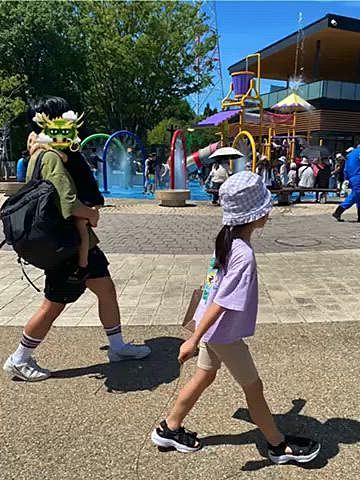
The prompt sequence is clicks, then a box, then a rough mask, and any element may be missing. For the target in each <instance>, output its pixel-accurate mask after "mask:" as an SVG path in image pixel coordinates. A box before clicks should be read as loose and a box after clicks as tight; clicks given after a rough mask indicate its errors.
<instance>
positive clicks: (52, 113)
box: [28, 96, 70, 133]
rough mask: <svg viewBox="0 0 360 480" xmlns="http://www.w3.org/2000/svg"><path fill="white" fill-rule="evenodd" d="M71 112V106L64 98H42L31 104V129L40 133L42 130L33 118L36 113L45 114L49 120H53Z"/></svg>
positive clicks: (29, 113) (29, 115)
mask: <svg viewBox="0 0 360 480" xmlns="http://www.w3.org/2000/svg"><path fill="white" fill-rule="evenodd" d="M69 110H70V105H69V104H68V102H67V101H66V100H65V98H62V97H50V96H47V97H42V98H39V99H37V100H34V101H32V102H31V103H30V106H29V110H28V117H29V123H30V125H31V129H32V130H33V131H34V132H36V133H40V132H41V128H40V127H39V126H38V125H37V124H36V123H35V122H33V120H32V119H33V117H34V116H35V114H36V113H45V114H46V115H47V116H48V117H49V118H51V119H53V118H56V117H61V115H62V114H63V113H65V112H68V111H69Z"/></svg>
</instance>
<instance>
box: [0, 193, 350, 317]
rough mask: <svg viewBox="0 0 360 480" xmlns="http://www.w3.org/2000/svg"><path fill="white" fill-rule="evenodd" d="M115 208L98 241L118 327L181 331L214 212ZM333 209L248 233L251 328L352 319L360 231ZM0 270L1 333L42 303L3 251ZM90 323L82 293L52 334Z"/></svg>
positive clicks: (201, 271) (119, 204)
mask: <svg viewBox="0 0 360 480" xmlns="http://www.w3.org/2000/svg"><path fill="white" fill-rule="evenodd" d="M110 202H112V200H111V199H110ZM114 202H115V205H114V206H112V207H111V206H110V207H108V208H106V209H104V211H103V214H102V220H101V223H100V226H99V228H98V234H99V236H100V238H101V240H102V243H101V245H102V248H103V249H104V250H105V251H106V252H107V253H108V255H109V259H110V261H111V272H112V275H113V278H114V281H115V283H116V286H117V291H118V294H119V301H120V305H121V313H122V318H123V322H124V324H129V325H156V324H160V325H165V324H167V325H176V324H179V323H181V322H182V319H183V316H184V313H185V311H186V308H187V305H188V303H189V299H190V298H191V294H192V291H193V289H194V288H197V287H198V286H199V285H201V284H202V283H203V281H204V275H205V273H206V271H207V265H208V262H209V258H210V255H211V253H212V251H213V248H214V236H215V235H216V232H217V231H218V230H219V228H220V224H221V211H220V209H219V208H216V207H212V206H209V205H207V204H203V203H200V204H198V205H197V206H195V207H189V208H183V209H181V208H177V209H167V208H161V207H158V206H157V205H155V204H154V203H135V202H123V201H114ZM332 209H333V206H332V205H297V206H295V207H289V208H276V209H274V211H273V218H272V222H271V223H270V224H269V225H268V226H267V227H266V228H265V230H264V232H263V236H262V237H261V238H257V236H256V234H255V236H254V245H255V250H256V251H257V252H259V253H258V254H257V260H258V265H259V280H260V312H259V322H260V323H294V322H307V323H311V322H319V321H323V322H329V321H332V320H337V321H347V320H349V321H352V320H358V319H359V315H358V311H360V299H359V293H360V284H359V274H358V264H359V260H360V250H359V249H358V247H359V244H360V242H359V239H360V238H359V226H358V224H357V223H353V222H351V220H352V215H353V212H351V211H350V212H349V213H347V216H346V217H345V218H346V219H347V220H349V221H347V222H345V223H342V224H340V223H337V222H335V221H333V219H332V218H331V216H330V214H331V211H332ZM112 252H115V253H112ZM0 262H1V271H0V325H1V324H2V325H23V324H24V323H25V322H26V321H27V319H28V318H29V316H30V315H31V314H32V313H33V312H34V310H35V308H36V307H37V306H38V305H39V304H40V302H41V299H42V295H41V294H38V293H36V292H35V290H33V289H32V287H30V286H29V285H28V283H27V282H26V281H25V280H22V279H21V270H20V268H19V267H18V266H17V264H16V261H15V256H14V254H13V253H12V252H10V251H2V252H0ZM28 272H29V274H30V276H31V278H32V279H35V283H36V284H37V285H38V286H39V287H40V288H41V287H42V284H43V278H42V272H40V271H39V270H36V269H34V268H31V267H28ZM349 282H351V285H352V286H351V288H349V287H348V286H347V285H348V284H349ZM98 322H99V321H98V315H97V306H96V301H95V297H94V296H93V295H92V294H91V292H86V293H85V295H83V297H82V298H81V299H80V300H79V301H78V302H76V303H75V304H73V305H70V306H68V307H67V309H66V310H65V312H64V313H63V314H62V316H61V317H60V318H59V319H58V320H57V325H69V326H70V325H71V326H75V325H83V326H85V325H98Z"/></svg>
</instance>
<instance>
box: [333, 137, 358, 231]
mask: <svg viewBox="0 0 360 480" xmlns="http://www.w3.org/2000/svg"><path fill="white" fill-rule="evenodd" d="M344 179H345V180H348V181H349V185H350V188H351V194H350V195H349V196H348V197H346V198H345V200H344V201H343V202H342V203H341V205H339V206H338V207H337V209H336V210H335V212H334V213H333V217H334V218H336V220H337V221H338V222H343V221H344V220H343V219H342V218H341V215H342V214H343V213H344V212H345V210H347V209H348V208H350V207H352V206H353V205H354V203H356V206H357V212H358V219H357V221H358V222H359V223H360V145H358V146H357V147H356V148H354V149H353V150H352V151H351V152H350V153H349V154H348V155H347V157H346V162H345V168H344Z"/></svg>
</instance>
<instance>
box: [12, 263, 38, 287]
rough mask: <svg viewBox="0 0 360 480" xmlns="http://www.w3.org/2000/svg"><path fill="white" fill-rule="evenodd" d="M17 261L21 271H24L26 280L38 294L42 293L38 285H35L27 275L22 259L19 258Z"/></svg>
mask: <svg viewBox="0 0 360 480" xmlns="http://www.w3.org/2000/svg"><path fill="white" fill-rule="evenodd" d="M17 261H18V263H19V264H20V267H21V271H22V273H23V275H24V277H25V278H26V280H27V281H28V282H29V283H30V285H31V286H32V287H33V288H35V290H36V291H37V292H40V291H41V290H40V289H39V288H38V287H37V286H36V285H34V283H33V282H32V281H31V280H30V277H29V275H28V274H27V273H26V271H25V268H24V264H23V261H22V259H21V257H18V259H17Z"/></svg>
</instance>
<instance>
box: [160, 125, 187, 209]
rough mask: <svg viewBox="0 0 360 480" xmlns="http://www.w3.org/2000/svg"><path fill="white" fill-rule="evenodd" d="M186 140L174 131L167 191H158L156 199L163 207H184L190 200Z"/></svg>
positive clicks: (182, 134)
mask: <svg viewBox="0 0 360 480" xmlns="http://www.w3.org/2000/svg"><path fill="white" fill-rule="evenodd" d="M186 167H187V157H186V140H185V134H184V132H183V130H180V129H179V130H176V131H175V132H174V134H173V136H172V139H171V145H170V158H169V171H170V188H169V190H158V191H157V192H156V198H157V199H158V200H159V202H160V205H161V206H163V207H185V206H186V200H189V199H190V190H189V189H188V188H187V168H186Z"/></svg>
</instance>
